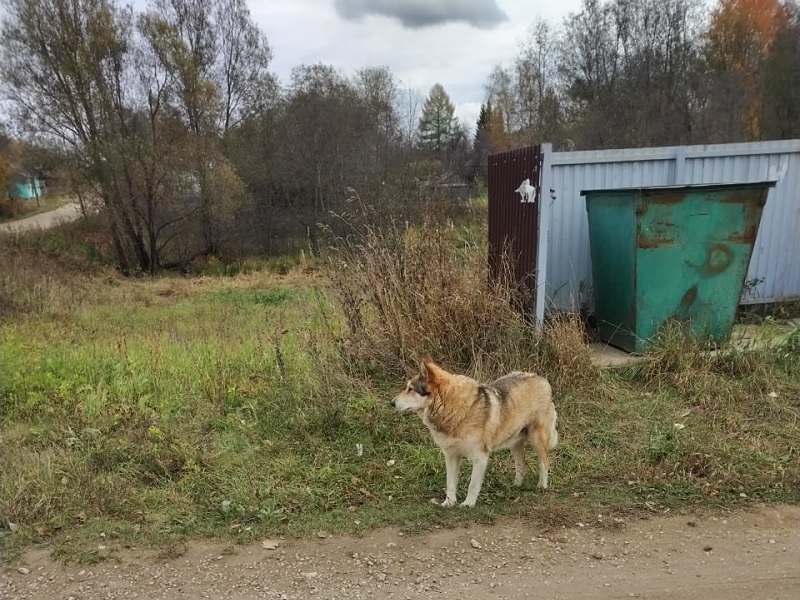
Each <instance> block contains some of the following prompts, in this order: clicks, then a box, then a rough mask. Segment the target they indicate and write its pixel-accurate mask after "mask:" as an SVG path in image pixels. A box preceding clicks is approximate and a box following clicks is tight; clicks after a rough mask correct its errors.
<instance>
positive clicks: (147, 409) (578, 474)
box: [0, 269, 800, 562]
mask: <svg viewBox="0 0 800 600" xmlns="http://www.w3.org/2000/svg"><path fill="white" fill-rule="evenodd" d="M324 289H325V286H324V279H322V278H321V277H320V275H319V274H317V273H311V274H307V273H303V272H300V271H298V270H297V269H295V270H290V271H289V272H288V274H287V275H276V274H274V273H269V272H267V271H255V272H248V273H244V274H240V275H237V276H232V277H225V278H219V277H216V278H213V277H203V278H161V279H156V280H147V281H144V280H138V281H137V280H122V279H118V278H109V277H107V278H105V279H96V280H93V282H92V283H91V285H89V287H87V288H86V291H85V293H84V294H83V296H82V300H81V302H76V303H70V304H69V305H66V306H62V305H60V304H59V305H56V308H55V309H53V310H41V311H39V312H37V313H35V314H30V315H28V316H25V317H17V318H15V319H13V320H12V319H7V320H5V321H4V322H3V323H2V357H1V358H0V372H2V374H3V377H2V378H0V401H2V413H3V431H2V436H3V443H2V464H3V477H2V478H0V516H2V518H3V519H4V520H6V521H11V522H13V523H16V524H18V525H19V526H20V529H19V531H17V532H16V533H13V534H11V533H8V532H7V530H6V531H4V533H6V535H4V536H3V537H2V539H0V543H2V545H3V551H4V554H5V555H6V556H8V553H11V555H13V554H14V553H17V552H20V551H21V550H22V549H24V548H25V547H27V546H29V545H30V544H33V543H36V542H41V541H47V542H50V543H51V544H52V547H53V549H54V552H55V554H56V555H57V556H59V557H61V558H63V559H65V560H77V561H82V562H92V561H96V560H102V559H104V558H105V557H107V556H108V555H109V554H110V555H113V553H114V552H116V551H117V550H119V549H120V548H123V547H125V546H130V545H136V546H140V545H143V544H156V545H159V546H161V547H162V548H164V549H166V550H165V551H168V552H171V551H172V550H170V549H174V548H180V547H181V544H183V542H184V541H185V540H187V539H189V538H192V537H198V536H212V537H226V538H231V539H232V540H233V541H236V542H244V541H248V540H252V539H257V538H259V537H261V536H267V535H277V534H287V535H301V536H302V535H309V534H312V533H313V532H316V531H319V530H325V531H329V532H359V531H362V530H365V529H368V528H373V527H380V526H388V525H392V526H399V527H401V528H403V529H406V530H409V531H417V530H421V529H426V528H430V527H432V526H433V525H445V526H449V525H455V524H459V523H468V522H474V521H480V522H491V521H492V520H494V519H496V518H498V517H500V516H503V515H515V516H520V515H522V516H525V517H526V518H530V519H533V520H535V521H537V522H538V523H540V524H542V525H543V526H548V525H561V524H573V523H575V522H577V521H583V522H587V521H591V522H595V521H596V519H597V515H599V514H602V515H604V516H605V517H604V518H605V521H604V522H605V523H610V522H611V520H610V517H611V516H614V515H621V514H631V513H640V512H648V513H649V512H652V511H656V512H658V511H664V510H672V511H676V510H681V509H687V508H692V509H700V508H704V507H718V506H725V507H730V506H736V505H739V504H743V503H749V502H751V501H754V500H758V501H766V502H798V501H800V467H799V466H798V465H800V457H798V452H799V451H800V424H799V423H798V416H800V357H798V355H797V353H793V352H789V351H787V350H786V348H784V347H781V348H773V349H767V350H763V351H761V352H759V353H757V354H745V353H742V352H734V351H726V352H722V353H720V354H718V355H716V356H714V357H709V356H708V355H704V354H702V353H700V352H699V351H698V350H697V349H695V348H692V347H688V346H685V345H684V346H681V345H680V343H679V342H675V341H672V342H670V343H668V344H667V345H666V346H665V348H664V349H663V350H662V351H660V352H656V353H654V354H653V355H652V356H650V357H648V358H647V360H645V361H644V362H643V363H641V364H636V365H633V366H630V367H626V368H624V369H618V370H613V371H602V372H595V371H591V372H590V371H586V372H584V373H575V377H574V381H572V382H565V383H562V384H561V385H560V387H559V388H558V389H556V403H557V407H558V411H559V423H560V425H559V430H560V434H561V444H560V445H559V447H558V448H557V449H556V450H555V452H554V457H553V467H552V471H551V484H552V488H551V489H550V490H549V491H547V492H544V493H542V492H540V491H538V490H536V489H535V482H536V471H535V469H534V470H533V472H532V473H531V475H530V476H529V479H528V481H527V482H526V483H525V485H524V486H523V488H522V489H521V490H520V489H517V488H515V487H514V486H513V485H512V480H513V466H512V464H513V463H512V459H511V457H510V455H509V454H508V453H507V452H499V453H497V454H496V455H495V456H494V457H493V459H492V461H491V462H490V467H489V470H488V473H487V478H486V481H485V484H484V488H483V491H482V493H481V497H480V499H479V504H478V507H477V508H476V509H475V510H473V511H464V510H443V509H441V508H439V507H436V506H433V505H432V504H431V503H430V502H429V500H430V499H431V498H438V499H439V500H441V498H442V495H443V494H442V490H443V488H444V461H443V460H442V458H441V454H440V452H439V450H438V449H437V448H436V447H435V446H434V445H433V443H432V441H431V440H430V436H429V435H428V432H427V430H426V429H425V428H424V426H423V425H422V423H420V421H419V419H418V418H416V416H414V415H399V414H396V413H394V412H393V411H391V410H390V409H389V407H388V404H387V401H388V399H389V398H390V397H391V395H392V394H393V393H394V392H396V391H397V390H398V389H399V387H400V386H401V384H402V382H401V381H395V379H394V378H389V377H381V376H380V374H378V376H373V377H370V378H367V377H359V376H357V375H355V374H354V373H355V371H354V370H353V369H351V368H347V365H345V364H343V362H342V359H341V358H340V354H339V353H338V352H337V349H336V346H335V344H334V343H333V341H332V339H331V336H330V335H329V332H328V325H327V323H329V322H330V319H331V318H332V317H331V315H335V314H336V310H335V307H334V306H333V305H332V303H331V301H330V300H329V297H328V295H327V294H326V293H325V291H324ZM334 321H335V320H334ZM333 326H334V327H335V326H336V324H335V323H334V325H333ZM575 364H582V363H580V362H578V363H575ZM506 366H507V367H508V368H509V369H510V368H516V367H519V366H522V365H506ZM581 368H583V367H581ZM546 374H547V375H551V374H548V373H546ZM565 379H566V378H563V377H562V378H560V379H559V380H560V381H561V380H565ZM676 423H677V424H679V425H682V426H683V427H682V428H678V427H676ZM357 444H361V446H362V447H363V453H362V455H361V456H359V454H358V452H357V450H356V446H357ZM390 460H393V461H395V462H394V463H393V465H392V466H389V464H388V461H390ZM529 463H530V464H531V466H535V460H534V457H533V455H532V453H530V452H529ZM468 470H469V465H468V464H466V463H465V464H464V467H463V471H462V477H461V491H460V494H459V496H460V497H463V495H464V493H465V492H464V491H465V488H466V484H467V481H468V472H469V471H468ZM101 534H102V537H101ZM98 540H105V541H102V542H99V541H98ZM100 543H102V545H104V546H106V549H105V550H103V551H100V550H99V549H98V546H99V544H100Z"/></svg>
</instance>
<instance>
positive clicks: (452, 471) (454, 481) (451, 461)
mask: <svg viewBox="0 0 800 600" xmlns="http://www.w3.org/2000/svg"><path fill="white" fill-rule="evenodd" d="M444 466H445V469H446V470H447V492H446V493H447V496H446V498H445V499H444V502H442V506H454V505H455V503H456V490H457V488H458V471H459V469H460V467H461V456H460V455H458V454H457V453H454V452H447V451H445V453H444Z"/></svg>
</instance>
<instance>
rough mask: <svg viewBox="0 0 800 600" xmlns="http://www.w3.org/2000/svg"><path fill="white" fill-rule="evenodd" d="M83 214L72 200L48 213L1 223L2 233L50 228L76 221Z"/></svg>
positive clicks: (0, 229) (0, 231) (0, 230)
mask: <svg viewBox="0 0 800 600" xmlns="http://www.w3.org/2000/svg"><path fill="white" fill-rule="evenodd" d="M80 216H81V207H80V205H78V204H77V203H74V202H70V203H69V204H65V205H64V206H61V207H59V208H57V209H55V210H51V211H49V212H46V213H41V214H38V215H34V216H32V217H28V218H27V219H20V220H19V221H10V222H9V223H0V233H12V232H21V231H29V230H31V229H49V228H50V227H55V226H56V225H60V224H61V223H66V222H68V221H74V220H75V219H77V218H78V217H80Z"/></svg>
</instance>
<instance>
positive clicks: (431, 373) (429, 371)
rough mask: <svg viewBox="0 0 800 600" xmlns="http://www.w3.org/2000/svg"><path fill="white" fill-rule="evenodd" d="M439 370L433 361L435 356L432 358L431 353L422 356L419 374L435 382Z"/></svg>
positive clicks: (426, 379)
mask: <svg viewBox="0 0 800 600" xmlns="http://www.w3.org/2000/svg"><path fill="white" fill-rule="evenodd" d="M439 370H440V369H439V367H438V366H436V363H434V362H433V358H431V355H430V354H425V355H424V356H423V357H422V360H421V361H420V363H419V374H420V376H421V377H422V378H423V379H424V380H425V381H428V382H435V381H436V379H437V377H436V376H437V374H438V372H439Z"/></svg>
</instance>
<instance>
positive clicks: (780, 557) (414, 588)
mask: <svg viewBox="0 0 800 600" xmlns="http://www.w3.org/2000/svg"><path fill="white" fill-rule="evenodd" d="M581 525H582V524H577V523H576V524H575V526H574V527H572V528H563V529H560V530H556V531H551V532H547V533H542V531H541V530H538V529H537V528H536V527H534V526H532V525H530V524H528V523H526V522H525V521H523V520H509V521H505V522H503V523H501V524H498V525H494V526H477V525H476V526H471V527H469V528H459V529H453V530H437V531H433V532H429V533H425V534H420V535H408V534H405V535H404V534H402V533H400V532H398V531H395V530H380V531H376V532H372V533H370V534H368V535H365V536H364V537H360V538H357V537H339V536H333V537H329V536H326V535H325V534H321V537H318V538H315V539H311V540H308V539H305V540H264V541H262V542H258V543H255V544H252V545H248V546H236V547H230V546H226V545H225V544H222V543H209V542H197V543H190V544H187V545H186V546H185V547H183V546H182V547H179V548H177V549H176V552H175V553H176V554H180V556H177V557H172V558H170V557H169V556H167V557H165V555H169V554H170V553H164V552H163V551H162V552H161V554H159V552H158V551H155V550H147V549H132V550H130V551H127V552H126V553H125V554H123V555H120V556H115V557H113V558H111V559H109V560H108V561H107V562H106V563H103V564H101V565H99V566H91V567H87V566H66V567H65V566H62V565H59V564H57V563H55V562H53V560H52V559H51V558H50V555H49V551H48V550H47V549H46V548H40V549H36V550H33V551H30V552H28V553H27V554H26V555H24V556H23V557H22V558H21V559H20V560H19V561H18V562H16V563H15V564H13V565H8V566H6V567H4V568H3V572H2V580H1V581H0V596H3V597H4V598H7V599H8V600H23V599H30V600H33V599H39V598H41V599H60V600H61V599H63V600H67V599H70V598H71V599H74V600H79V599H80V600H90V599H94V598H97V599H101V598H102V599H106V600H111V599H127V598H171V599H182V598H186V599H190V598H191V599H195V598H226V600H245V599H254V598H274V599H286V600H288V599H300V598H330V599H334V598H342V599H345V598H348V599H350V598H431V597H435V598H442V599H445V600H448V599H452V600H456V599H458V600H461V599H463V598H497V599H498V600H499V599H507V600H517V599H522V598H560V599H573V598H574V599H580V600H586V599H587V598H598V599H606V598H651V599H659V598H681V599H682V600H691V599H695V598H696V599H698V600H699V599H701V598H702V599H703V600H736V599H738V598H741V599H750V598H760V599H766V598H775V599H778V598H798V597H800V543H798V540H799V539H800V507H796V506H778V507H774V506H771V507H761V508H758V509H755V510H752V511H749V512H736V513H731V514H717V515H706V516H701V517H693V516H672V517H657V518H653V519H650V520H644V521H640V520H637V521H632V522H624V521H620V520H617V522H616V523H615V525H616V527H612V528H597V527H588V526H581ZM101 542H102V540H101ZM175 553H173V554H175Z"/></svg>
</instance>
